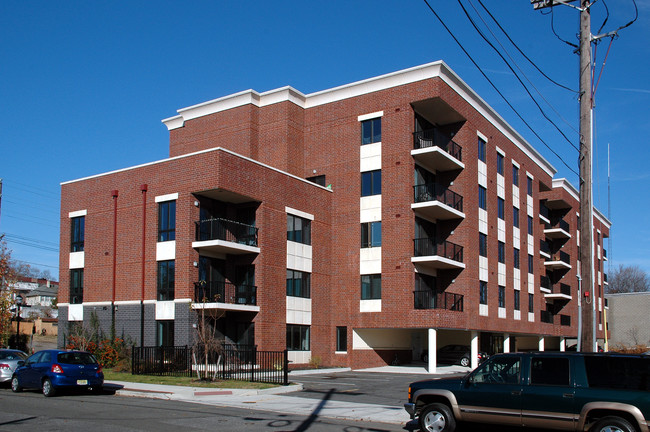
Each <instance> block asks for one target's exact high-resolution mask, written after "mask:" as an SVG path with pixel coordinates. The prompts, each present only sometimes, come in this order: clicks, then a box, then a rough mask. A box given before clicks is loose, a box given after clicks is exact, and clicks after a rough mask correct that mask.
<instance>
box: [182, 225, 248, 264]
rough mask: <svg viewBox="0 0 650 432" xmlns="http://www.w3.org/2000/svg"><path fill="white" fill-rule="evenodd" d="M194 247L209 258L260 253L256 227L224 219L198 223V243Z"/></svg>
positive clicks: (193, 244)
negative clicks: (219, 255)
mask: <svg viewBox="0 0 650 432" xmlns="http://www.w3.org/2000/svg"><path fill="white" fill-rule="evenodd" d="M192 247H193V248H194V249H196V250H198V251H199V253H201V254H202V255H208V256H214V255H215V254H217V255H218V254H221V255H223V254H230V255H242V254H248V253H255V254H258V253H260V248H259V247H258V246H257V228H256V227H254V226H252V225H247V224H243V223H240V222H237V221H231V220H227V219H222V218H214V219H204V220H201V221H199V222H196V241H194V242H192Z"/></svg>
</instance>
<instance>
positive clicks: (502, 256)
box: [499, 241, 506, 264]
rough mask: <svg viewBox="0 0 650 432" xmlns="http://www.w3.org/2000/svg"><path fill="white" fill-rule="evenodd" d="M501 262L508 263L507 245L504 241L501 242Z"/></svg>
mask: <svg viewBox="0 0 650 432" xmlns="http://www.w3.org/2000/svg"><path fill="white" fill-rule="evenodd" d="M499 262H500V263H503V264H505V263H506V244H505V243H504V242H502V241H500V242H499Z"/></svg>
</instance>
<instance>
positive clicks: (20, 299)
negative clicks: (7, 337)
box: [16, 295, 23, 344]
mask: <svg viewBox="0 0 650 432" xmlns="http://www.w3.org/2000/svg"><path fill="white" fill-rule="evenodd" d="M22 305H23V298H22V297H21V296H19V295H17V296H16V343H17V344H19V343H20V342H19V341H20V307H21V306H22Z"/></svg>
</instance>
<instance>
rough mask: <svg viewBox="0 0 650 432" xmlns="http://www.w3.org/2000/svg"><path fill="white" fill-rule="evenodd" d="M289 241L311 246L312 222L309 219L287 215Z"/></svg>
mask: <svg viewBox="0 0 650 432" xmlns="http://www.w3.org/2000/svg"><path fill="white" fill-rule="evenodd" d="M287 240H289V241H292V242H296V243H302V244H306V245H310V244H311V221H310V220H309V219H305V218H301V217H299V216H294V215H292V214H288V215H287Z"/></svg>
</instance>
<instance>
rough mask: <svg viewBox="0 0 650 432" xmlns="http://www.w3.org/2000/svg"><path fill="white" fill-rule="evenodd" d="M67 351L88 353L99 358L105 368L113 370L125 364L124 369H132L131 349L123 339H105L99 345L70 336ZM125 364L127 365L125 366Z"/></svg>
mask: <svg viewBox="0 0 650 432" xmlns="http://www.w3.org/2000/svg"><path fill="white" fill-rule="evenodd" d="M65 348H66V349H77V350H83V351H88V352H90V353H92V354H94V355H95V357H97V360H98V361H99V363H100V364H101V365H102V366H103V367H107V368H111V367H114V366H116V365H117V364H118V363H120V362H123V364H122V367H125V364H126V366H128V367H129V369H130V364H129V359H130V357H131V356H130V352H129V351H130V349H129V347H128V346H127V345H126V343H124V340H123V339H120V338H115V339H113V340H110V339H104V340H102V341H100V342H99V343H95V342H93V341H88V340H86V339H85V338H83V337H77V336H70V339H69V342H68V344H67V345H66V346H65ZM124 363H125V364H124Z"/></svg>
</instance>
